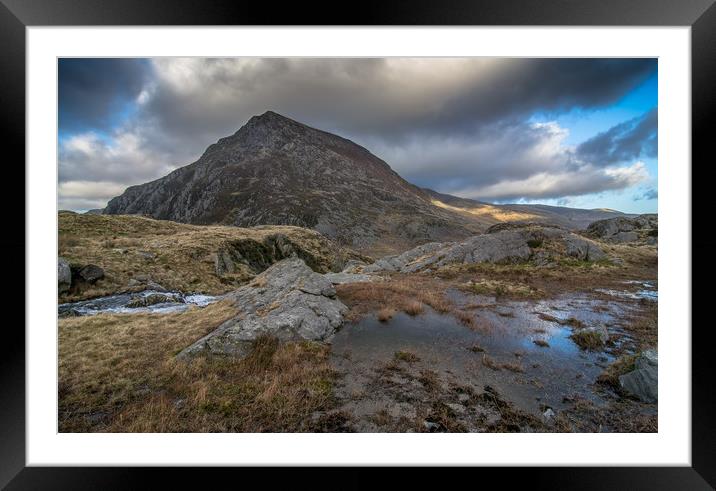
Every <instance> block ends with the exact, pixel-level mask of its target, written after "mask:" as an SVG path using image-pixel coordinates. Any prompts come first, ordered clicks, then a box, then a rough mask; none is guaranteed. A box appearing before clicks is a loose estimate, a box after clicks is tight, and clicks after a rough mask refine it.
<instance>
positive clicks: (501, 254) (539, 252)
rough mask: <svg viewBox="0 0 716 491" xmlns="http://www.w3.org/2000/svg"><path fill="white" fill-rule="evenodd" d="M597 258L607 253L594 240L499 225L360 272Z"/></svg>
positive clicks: (537, 228) (551, 230)
mask: <svg viewBox="0 0 716 491" xmlns="http://www.w3.org/2000/svg"><path fill="white" fill-rule="evenodd" d="M558 256H563V257H570V258H574V259H578V260H583V261H598V260H601V259H605V258H606V255H605V254H604V252H603V251H602V250H601V249H600V248H599V246H598V245H597V244H596V243H594V242H593V241H591V240H589V239H586V238H584V237H580V236H579V235H576V234H574V233H572V232H569V231H567V230H564V229H561V228H557V227H545V226H542V225H537V224H499V225H497V226H494V227H491V228H490V229H488V231H487V233H485V234H482V235H477V236H474V237H471V238H469V239H467V240H465V241H463V242H448V243H435V242H433V243H428V244H424V245H421V246H418V247H416V248H414V249H411V250H409V251H406V252H404V253H403V254H399V255H397V256H389V257H385V258H382V259H380V260H378V261H376V262H375V263H373V264H371V265H368V266H365V267H364V268H363V272H365V273H371V272H377V271H399V272H402V273H413V272H416V271H422V270H425V269H435V268H439V267H441V266H445V265H448V264H461V263H462V264H473V263H498V264H504V263H518V262H526V261H530V260H534V261H535V262H537V263H538V264H546V263H549V261H550V260H552V259H554V258H556V257H558Z"/></svg>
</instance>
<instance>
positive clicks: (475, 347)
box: [468, 344, 485, 353]
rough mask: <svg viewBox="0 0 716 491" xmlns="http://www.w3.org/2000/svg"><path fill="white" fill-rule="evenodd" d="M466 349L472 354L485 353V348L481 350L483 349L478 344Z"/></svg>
mask: <svg viewBox="0 0 716 491" xmlns="http://www.w3.org/2000/svg"><path fill="white" fill-rule="evenodd" d="M468 349H469V350H470V351H472V352H473V353H484V352H485V348H483V347H482V346H480V345H479V344H473V345H472V346H470V347H469V348H468Z"/></svg>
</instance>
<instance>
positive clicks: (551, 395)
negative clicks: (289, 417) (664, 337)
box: [331, 290, 634, 414]
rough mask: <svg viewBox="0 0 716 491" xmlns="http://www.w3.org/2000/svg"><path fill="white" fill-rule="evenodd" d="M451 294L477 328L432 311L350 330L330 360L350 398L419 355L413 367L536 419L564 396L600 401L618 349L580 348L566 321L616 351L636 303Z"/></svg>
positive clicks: (340, 336)
mask: <svg viewBox="0 0 716 491" xmlns="http://www.w3.org/2000/svg"><path fill="white" fill-rule="evenodd" d="M447 294H448V296H449V297H450V298H451V300H452V301H453V302H455V303H456V304H457V305H459V306H460V307H461V308H463V309H464V310H467V311H468V312H470V313H471V314H472V315H473V316H474V321H475V326H477V327H476V328H469V327H466V326H465V325H463V324H461V323H460V322H459V321H457V320H456V319H455V318H454V317H452V316H450V315H443V314H439V313H437V312H435V311H433V310H430V309H426V311H425V313H424V314H422V315H419V316H416V317H410V316H408V315H406V314H404V313H400V314H397V315H396V316H395V317H393V319H391V320H390V321H389V322H386V323H382V322H380V321H378V320H377V319H376V318H375V317H374V316H371V317H366V318H364V319H362V320H360V321H359V322H356V323H349V324H346V325H344V326H343V328H341V330H340V331H339V332H338V333H336V335H335V336H334V338H333V340H332V356H331V359H332V363H333V365H334V368H336V369H337V370H339V372H342V373H343V384H344V387H343V392H344V394H350V393H352V392H353V393H357V392H364V393H368V394H370V390H365V389H366V387H365V386H366V384H368V380H369V379H370V377H375V374H376V370H377V369H379V368H380V367H381V366H385V364H386V363H388V362H390V361H391V360H393V358H394V356H395V353H396V352H397V351H410V352H412V353H414V354H415V355H417V357H418V358H419V361H417V362H414V363H411V364H410V367H411V370H414V371H416V372H419V371H420V370H425V369H428V370H433V371H435V372H436V373H437V374H438V375H439V376H440V377H441V378H443V379H444V380H446V381H448V383H453V384H457V385H463V386H464V385H469V386H472V387H473V388H475V389H476V390H477V391H479V392H481V391H482V390H483V389H484V387H485V386H486V385H489V386H491V387H493V388H495V389H497V391H498V392H499V393H500V394H501V395H502V397H504V398H505V399H506V400H509V401H510V402H512V403H513V404H515V405H516V406H517V407H519V408H520V409H522V410H524V411H528V412H531V413H533V414H541V413H542V412H543V411H544V409H543V408H544V406H548V407H551V408H555V409H560V408H563V407H565V406H566V403H565V401H564V398H565V397H567V398H570V397H574V396H578V397H581V398H585V399H589V400H591V401H593V402H595V403H596V404H601V402H602V400H601V396H599V395H597V394H595V393H594V391H593V390H592V389H593V388H592V387H590V386H591V385H592V384H593V383H594V382H595V380H596V378H597V376H599V374H601V373H602V371H603V370H604V368H606V366H607V365H608V364H609V363H611V362H612V361H613V360H614V355H612V353H611V352H610V350H611V349H614V347H612V348H607V349H606V350H605V351H599V352H591V351H583V350H581V349H580V348H579V347H578V346H577V345H576V344H575V343H574V342H573V341H572V340H571V339H570V337H569V336H570V334H571V333H572V332H573V330H572V327H571V326H570V325H568V324H567V320H568V319H572V318H573V319H577V320H579V321H580V322H581V323H582V324H583V325H584V326H588V327H591V326H604V327H606V328H607V330H608V331H609V333H610V336H612V335H613V339H614V340H615V341H616V343H615V347H617V346H619V345H620V343H622V342H623V339H621V338H622V337H623V332H620V328H619V324H620V320H621V319H623V318H624V316H625V315H626V314H628V313H629V311H630V310H631V309H633V308H634V307H633V306H631V305H629V304H625V303H624V302H618V301H608V300H601V299H594V298H590V297H588V296H586V295H570V296H564V297H560V298H556V299H550V300H540V301H524V302H520V301H509V302H499V303H497V304H496V303H494V302H487V301H483V300H484V299H481V298H478V297H477V296H475V295H470V294H464V293H462V292H460V291H457V290H452V291H448V292H447ZM471 307H473V308H472V309H471ZM540 314H542V316H540ZM546 319H552V320H546ZM560 321H562V322H563V323H560ZM572 322H574V321H572ZM535 341H537V342H538V343H539V344H541V346H540V345H538V344H535ZM544 343H546V344H547V346H545V345H544ZM488 365H489V366H488ZM513 370H521V371H517V372H516V371H513ZM369 397H373V398H374V399H375V398H379V397H380V395H379V394H370V396H369Z"/></svg>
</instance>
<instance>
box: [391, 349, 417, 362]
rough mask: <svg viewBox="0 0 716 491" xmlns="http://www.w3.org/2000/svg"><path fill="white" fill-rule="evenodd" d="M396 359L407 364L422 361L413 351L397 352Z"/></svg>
mask: <svg viewBox="0 0 716 491" xmlns="http://www.w3.org/2000/svg"><path fill="white" fill-rule="evenodd" d="M394 358H395V359H396V360H398V361H404V362H406V363H415V362H416V361H420V358H419V357H418V355H416V354H415V353H413V352H412V351H402V350H401V351H396V352H395V355H394Z"/></svg>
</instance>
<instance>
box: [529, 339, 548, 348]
mask: <svg viewBox="0 0 716 491" xmlns="http://www.w3.org/2000/svg"><path fill="white" fill-rule="evenodd" d="M532 342H533V343H534V344H536V345H537V346H539V347H540V348H549V343H548V342H547V341H545V340H544V339H535V340H533V341H532Z"/></svg>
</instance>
